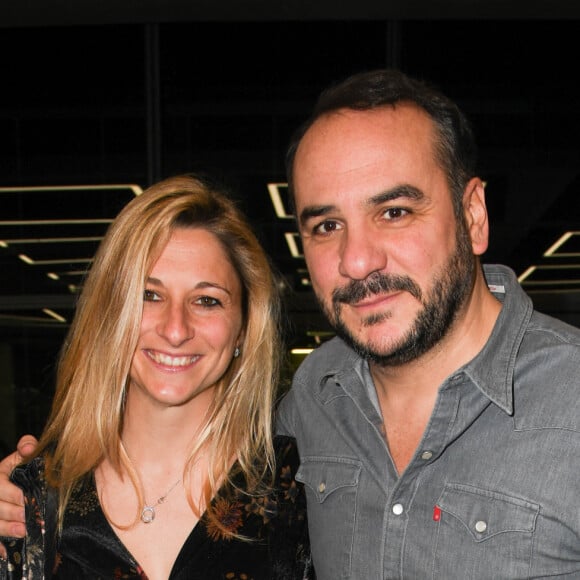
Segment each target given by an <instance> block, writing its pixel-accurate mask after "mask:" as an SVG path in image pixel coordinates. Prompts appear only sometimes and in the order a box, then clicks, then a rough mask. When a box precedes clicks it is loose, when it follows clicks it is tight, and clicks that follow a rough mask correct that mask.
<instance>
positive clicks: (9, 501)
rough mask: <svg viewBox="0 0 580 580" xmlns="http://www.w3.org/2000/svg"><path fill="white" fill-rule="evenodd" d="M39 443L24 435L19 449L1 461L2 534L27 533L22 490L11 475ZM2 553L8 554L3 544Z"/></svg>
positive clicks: (0, 507)
mask: <svg viewBox="0 0 580 580" xmlns="http://www.w3.org/2000/svg"><path fill="white" fill-rule="evenodd" d="M37 443H38V442H37V440H36V439H35V438H34V437H33V436H32V435H24V436H23V437H21V438H20V441H19V442H18V445H17V450H16V451H15V452H14V453H12V454H11V455H8V456H7V457H5V458H4V459H3V460H2V461H1V462H0V536H9V537H16V538H22V537H24V536H25V535H26V528H25V526H24V499H23V495H22V491H21V490H20V489H19V488H18V487H17V486H15V485H14V484H13V483H11V482H10V480H9V477H10V474H11V473H12V470H13V469H14V468H15V467H16V466H17V465H18V464H19V463H21V462H22V461H23V460H24V459H26V458H27V457H29V456H30V455H32V453H33V452H34V450H35V449H36V445H37ZM0 555H1V556H2V557H5V555H6V552H5V550H4V546H2V545H1V544H0Z"/></svg>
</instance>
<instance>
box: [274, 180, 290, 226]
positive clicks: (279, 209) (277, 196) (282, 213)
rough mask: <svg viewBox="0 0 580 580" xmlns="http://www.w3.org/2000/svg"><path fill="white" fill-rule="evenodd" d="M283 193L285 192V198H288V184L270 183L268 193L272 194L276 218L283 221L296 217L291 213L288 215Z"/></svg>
mask: <svg viewBox="0 0 580 580" xmlns="http://www.w3.org/2000/svg"><path fill="white" fill-rule="evenodd" d="M281 191H285V197H286V198H288V184H287V183H268V193H269V194H270V199H271V200H272V205H273V206H274V211H275V212H276V216H278V217H279V218H281V219H293V218H294V216H293V215H292V214H291V213H288V210H287V209H286V205H287V204H284V202H283V201H282V194H281Z"/></svg>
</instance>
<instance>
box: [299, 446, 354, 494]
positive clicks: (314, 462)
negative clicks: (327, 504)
mask: <svg viewBox="0 0 580 580" xmlns="http://www.w3.org/2000/svg"><path fill="white" fill-rule="evenodd" d="M360 471H361V465H360V463H359V462H358V461H355V460H352V459H341V458H337V457H316V458H313V457H306V458H303V459H301V463H300V467H299V468H298V471H297V473H296V479H297V480H298V481H300V482H302V483H303V484H304V485H306V486H308V487H309V488H310V489H311V490H312V491H313V492H314V494H315V496H316V498H317V499H318V501H319V502H320V503H322V502H323V501H324V500H325V499H326V498H327V497H328V496H329V495H331V494H332V493H334V492H335V491H336V490H338V489H341V488H344V487H353V486H356V485H358V480H359V476H360Z"/></svg>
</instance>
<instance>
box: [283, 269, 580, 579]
mask: <svg viewBox="0 0 580 580" xmlns="http://www.w3.org/2000/svg"><path fill="white" fill-rule="evenodd" d="M484 269H485V275H486V279H487V282H488V284H489V285H490V288H491V289H492V291H493V292H494V294H495V295H496V296H497V297H498V298H499V299H500V300H501V301H502V302H503V306H502V310H501V313H500V315H499V318H498V320H497V323H496V325H495V328H494V330H493V333H492V335H491V336H490V338H489V340H488V342H487V344H486V346H485V347H484V348H483V349H482V351H481V352H480V353H479V354H478V355H477V356H476V357H475V358H474V359H473V360H472V361H471V362H469V363H468V364H466V365H465V366H464V367H462V368H460V369H458V370H457V371H456V372H455V373H453V374H452V375H451V376H449V377H448V378H447V379H446V380H445V382H444V383H443V384H442V385H441V386H440V389H439V394H438V398H437V401H436V404H435V408H434V410H433V414H432V416H431V419H430V422H429V424H428V426H427V428H426V430H425V433H424V435H423V439H422V441H421V443H420V444H419V447H418V449H417V450H416V453H415V455H414V457H413V459H412V460H411V462H410V464H409V465H408V467H407V469H406V470H405V472H404V473H403V474H402V475H401V476H400V477H399V476H398V474H397V472H396V470H395V468H394V466H393V463H392V461H391V458H390V456H389V451H388V448H387V445H386V442H385V439H384V437H383V435H382V418H381V414H380V410H379V407H378V404H377V400H376V394H375V392H374V387H373V386H372V381H371V378H370V374H369V371H368V368H367V365H366V363H365V362H363V361H361V359H360V358H359V357H358V356H357V355H356V354H355V353H354V352H353V351H352V350H351V349H350V348H349V347H347V346H346V345H345V344H344V343H343V342H342V341H341V340H340V339H338V338H335V339H333V340H331V341H329V342H327V343H326V344H324V345H322V346H321V347H319V348H318V349H317V350H316V351H315V352H314V353H312V354H311V355H310V356H308V357H307V359H306V360H305V361H304V363H303V364H302V365H301V367H300V368H299V369H298V371H297V373H296V376H295V378H294V383H293V386H292V389H291V390H290V392H289V393H288V395H287V396H286V397H285V398H284V400H283V401H282V403H281V406H280V409H279V416H278V430H279V431H280V432H282V433H288V434H292V435H294V436H295V437H296V438H297V440H298V447H299V450H300V454H301V467H300V469H299V471H298V475H297V479H299V480H300V481H303V482H304V484H305V486H306V489H307V499H308V515H309V526H310V534H311V541H312V550H313V557H314V564H315V567H316V572H317V575H318V578H319V579H321V580H338V579H341V578H343V579H344V578H350V579H355V580H369V579H370V580H379V579H381V578H385V579H399V578H402V579H405V580H422V579H428V578H433V579H435V578H436V579H438V580H454V579H458V580H469V579H474V580H486V579H490V580H501V579H509V580H515V579H523V578H536V579H537V578H550V579H551V580H554V579H556V578H566V579H567V580H571V579H575V578H579V579H580V330H578V329H576V328H574V327H572V326H569V325H566V324H564V323H563V322H560V321H558V320H555V319H553V318H550V317H547V316H545V315H542V314H540V313H538V312H535V311H534V310H533V308H532V303H531V300H530V299H529V297H528V296H527V295H526V294H525V293H524V291H523V290H522V288H521V287H520V286H519V284H518V282H517V279H516V277H515V276H514V274H513V272H512V271H511V270H509V269H508V268H506V267H503V266H486V267H485V268H484Z"/></svg>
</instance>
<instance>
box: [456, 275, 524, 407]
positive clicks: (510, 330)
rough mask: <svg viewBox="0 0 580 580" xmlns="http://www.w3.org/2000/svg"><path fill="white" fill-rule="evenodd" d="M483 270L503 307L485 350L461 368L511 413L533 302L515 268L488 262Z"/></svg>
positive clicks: (496, 402)
mask: <svg viewBox="0 0 580 580" xmlns="http://www.w3.org/2000/svg"><path fill="white" fill-rule="evenodd" d="M483 271H484V275H485V279H486V281H487V284H488V286H489V289H490V290H491V292H492V293H493V294H494V296H495V297H496V298H498V300H500V301H501V302H502V309H501V311H500V313H499V316H498V319H497V321H496V323H495V326H494V328H493V331H492V333H491V335H490V337H489V339H488V341H487V343H486V344H485V346H484V347H483V349H482V350H481V351H480V352H479V354H478V355H477V356H476V357H475V358H473V360H471V361H470V362H468V363H467V364H466V365H465V366H464V367H463V368H462V369H461V370H462V371H463V372H464V373H465V374H466V375H467V376H469V378H470V379H471V380H472V381H473V382H474V384H475V385H476V386H477V388H478V389H479V390H480V391H481V392H482V393H483V394H484V395H485V396H486V397H488V398H489V399H490V400H491V401H493V402H494V403H495V404H496V405H498V406H499V407H500V408H501V409H503V410H504V411H505V412H506V413H508V414H510V415H511V414H512V413H513V378H514V368H515V364H516V357H517V354H518V351H519V349H520V345H521V343H522V340H523V337H524V334H525V332H526V328H527V326H528V322H529V320H530V318H531V316H532V312H533V305H532V301H531V299H530V297H529V296H527V294H526V293H525V292H524V290H523V289H522V287H521V286H520V284H519V282H518V280H517V278H516V276H515V274H514V272H513V271H512V270H510V269H509V268H507V267H506V266H500V265H485V266H484V267H483ZM456 374H457V373H456Z"/></svg>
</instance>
